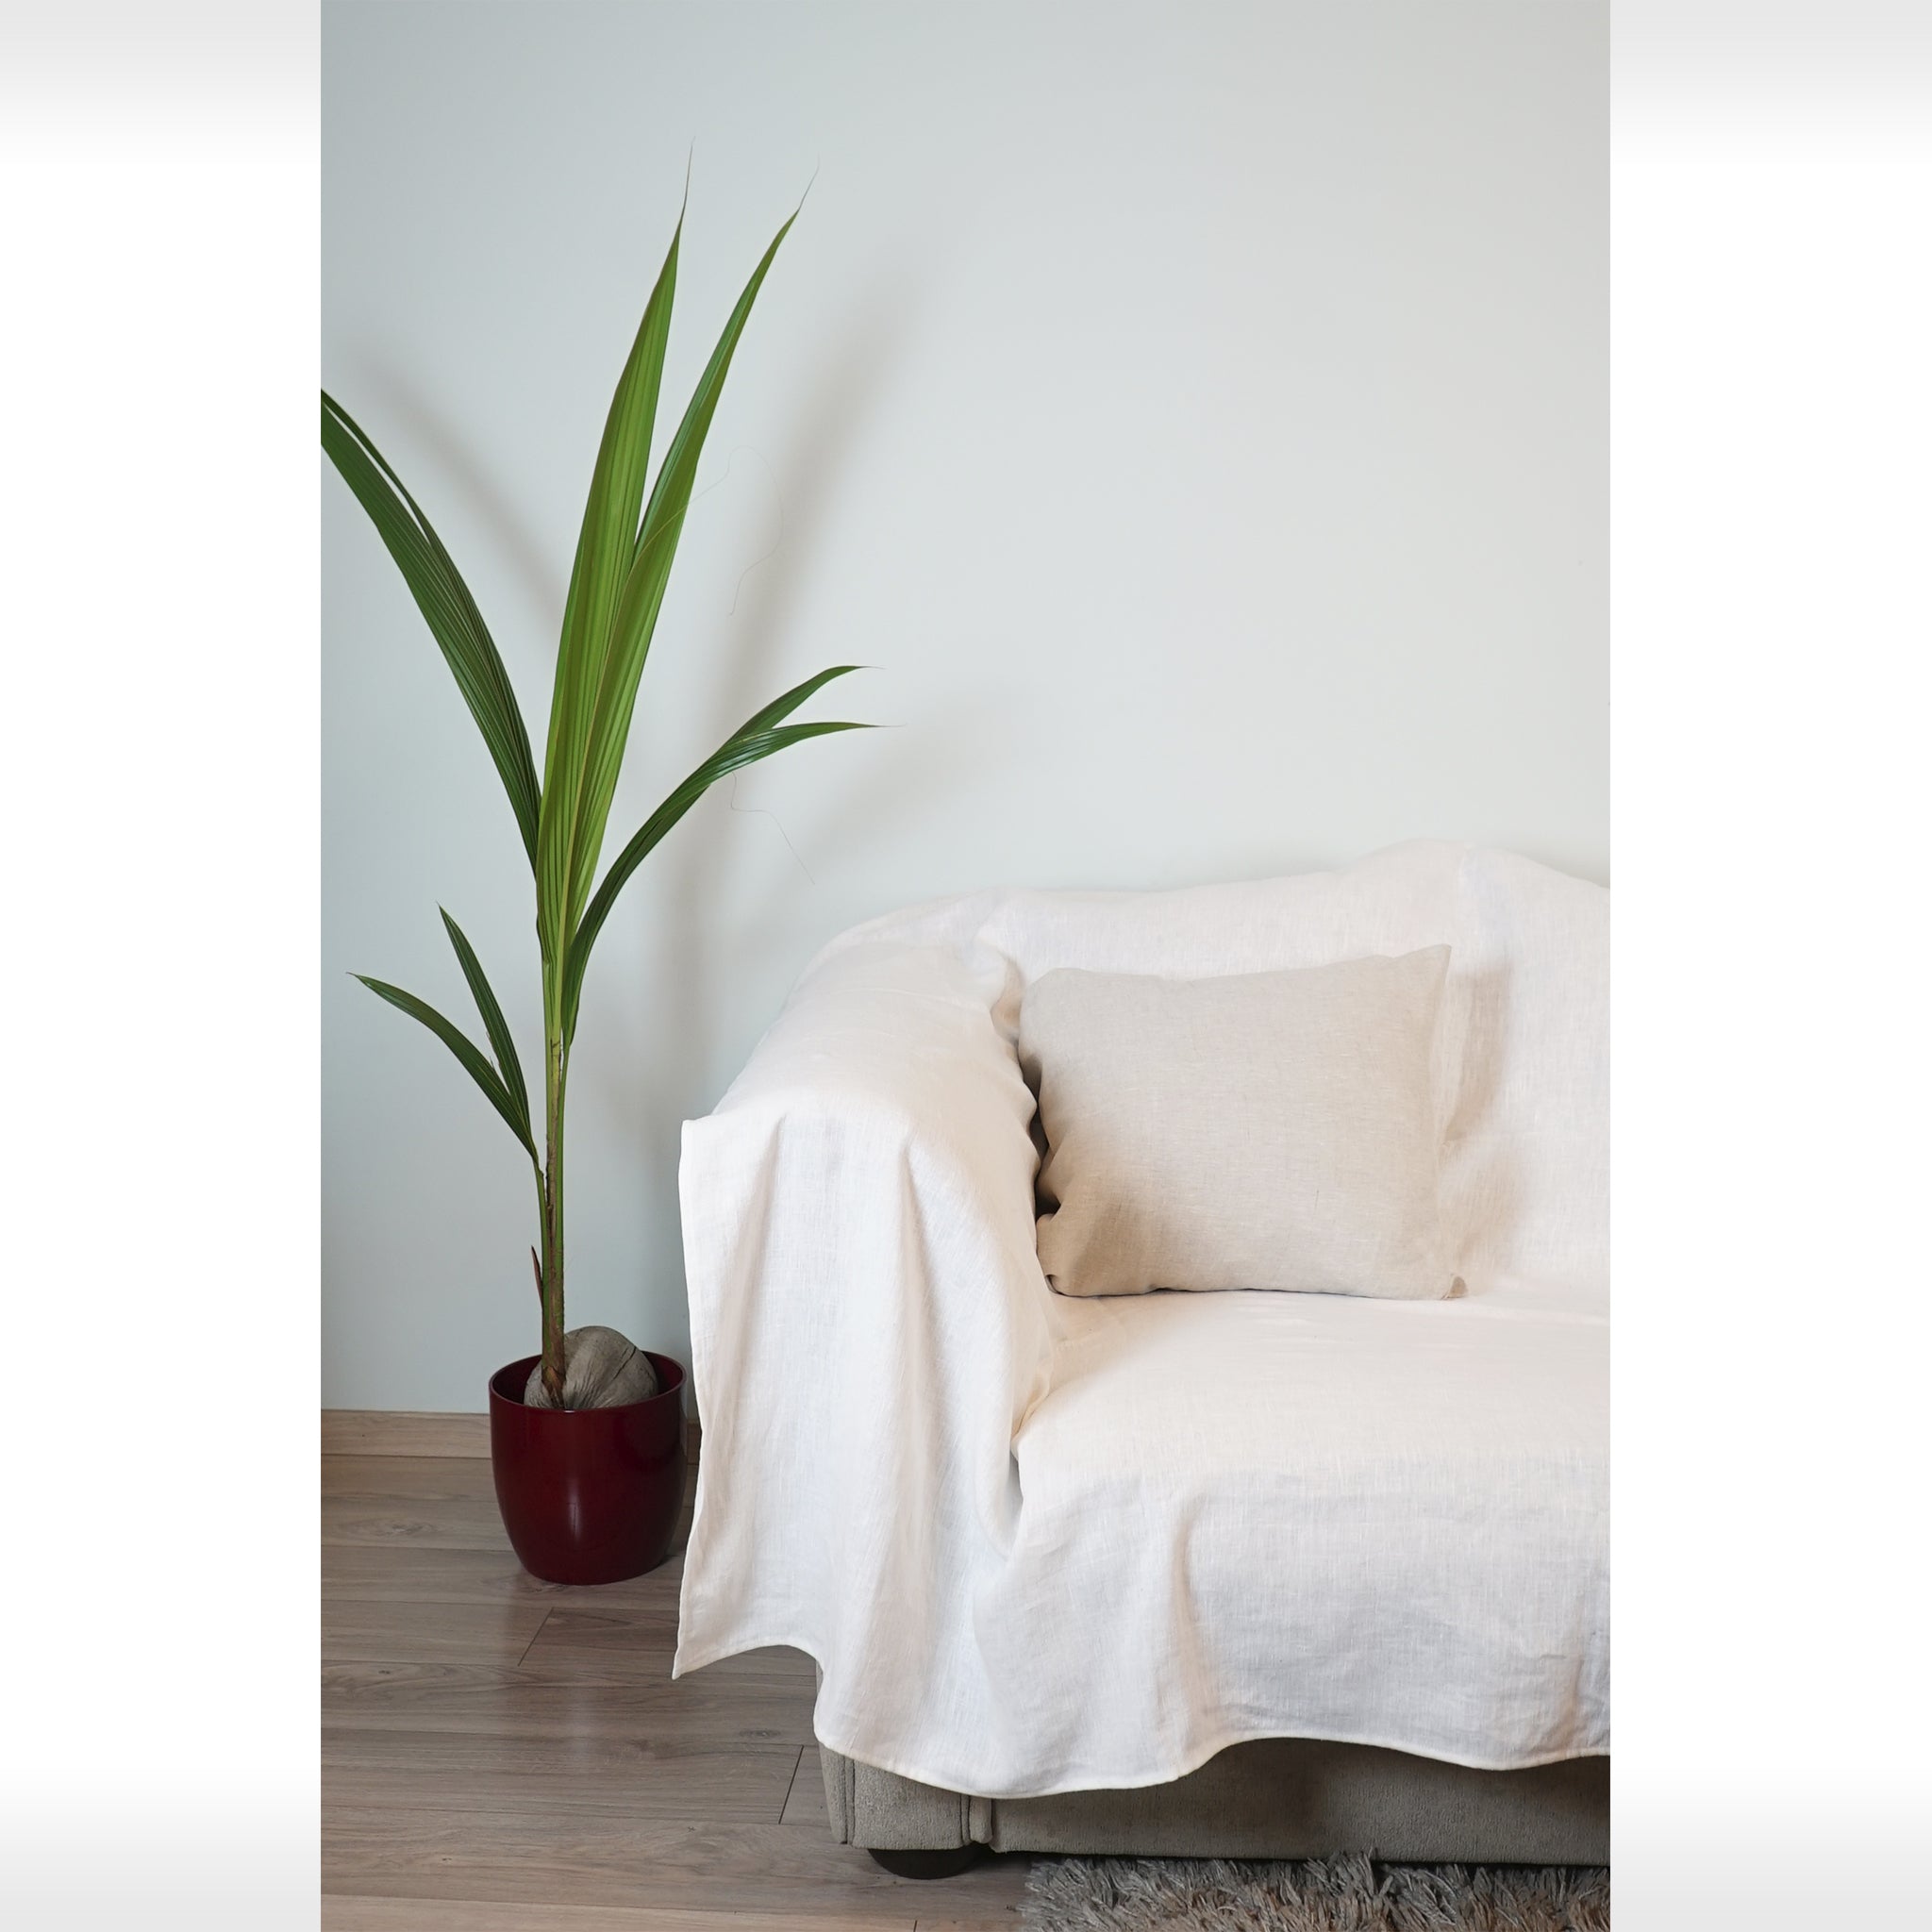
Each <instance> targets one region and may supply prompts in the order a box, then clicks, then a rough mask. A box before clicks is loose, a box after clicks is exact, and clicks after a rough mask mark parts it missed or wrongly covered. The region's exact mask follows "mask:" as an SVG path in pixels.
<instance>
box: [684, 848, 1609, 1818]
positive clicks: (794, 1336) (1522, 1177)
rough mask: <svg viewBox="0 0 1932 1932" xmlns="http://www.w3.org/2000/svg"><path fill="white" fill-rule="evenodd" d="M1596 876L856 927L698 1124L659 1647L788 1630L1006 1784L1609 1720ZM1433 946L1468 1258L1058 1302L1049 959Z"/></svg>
mask: <svg viewBox="0 0 1932 1932" xmlns="http://www.w3.org/2000/svg"><path fill="white" fill-rule="evenodd" d="M1608 897H1609V895H1608V893H1607V891H1604V890H1603V889H1602V888H1599V887H1596V886H1591V885H1588V884H1585V883H1583V882H1580V881H1578V880H1575V879H1573V878H1570V877H1567V876H1565V875H1564V874H1559V873H1556V872H1552V871H1550V870H1548V869H1547V868H1545V867H1542V866H1539V865H1536V864H1534V863H1532V862H1530V861H1528V860H1526V859H1523V858H1514V857H1511V856H1509V855H1507V854H1501V853H1493V852H1485V851H1480V850H1474V849H1471V848H1467V847H1462V846H1456V845H1448V844H1441V843H1437V842H1421V843H1415V844H1409V845H1403V846H1397V847H1394V848H1392V849H1391V850H1390V851H1387V852H1383V853H1378V854H1376V855H1375V856H1374V857H1373V858H1368V859H1364V860H1362V861H1361V862H1360V863H1358V864H1357V865H1355V866H1352V867H1349V868H1348V869H1346V870H1344V871H1341V872H1336V873H1324V874H1307V875H1303V876H1299V877H1292V878H1284V879H1277V880H1270V881H1264V882H1258V883H1253V884H1242V885H1232V886H1214V887H1204V888H1200V889H1196V890H1191V891H1171V892H1152V893H1072V892H1065V893H1062V892H1020V891H1013V892H989V893H981V894H975V895H972V896H970V897H966V898H960V899H954V900H948V901H944V902H941V903H939V904H936V905H933V906H929V907H925V908H917V909H915V910H912V911H909V912H906V913H901V914H894V915H891V917H888V918H886V919H881V920H878V921H874V922H873V923H872V924H867V925H864V926H860V927H858V928H857V929H856V930H854V931H852V932H850V933H847V934H845V935H843V936H842V937H841V938H840V939H838V940H836V941H833V943H832V944H831V945H830V946H828V947H827V948H826V949H825V951H824V953H822V954H821V955H820V956H819V958H818V959H817V960H816V961H814V962H813V964H812V966H811V968H810V969H809V970H808V972H807V974H806V975H805V976H804V978H803V979H802V981H801V982H800V984H799V986H798V988H797V990H796V991H794V993H793V994H792V996H791V999H790V1001H789V1002H788V1003H787V1005H786V1007H785V1008H784V1010H783V1012H782V1013H781V1014H780V1016H779V1018H778V1020H777V1021H776V1023H775V1024H774V1025H773V1027H772V1029H771V1030H770V1032H769V1033H768V1034H767V1035H766V1036H765V1038H764V1039H763V1040H762V1041H760V1042H759V1045H758V1049H757V1051H756V1052H755V1053H754V1054H753V1056H752V1058H751V1061H750V1063H749V1064H748V1065H747V1066H746V1068H745V1070H744V1072H743V1073H742V1074H741V1076H740V1077H739V1079H738V1080H737V1081H736V1082H735V1083H734V1084H733V1086H732V1087H731V1089H730V1091H728V1092H727V1093H726V1094H725V1096H724V1099H723V1101H722V1102H721V1103H720V1104H719V1107H718V1108H717V1110H716V1111H715V1112H714V1113H713V1114H711V1115H710V1116H709V1117H708V1118H707V1119H704V1120H701V1121H693V1122H690V1123H688V1124H686V1127H685V1135H684V1158H683V1163H682V1169H681V1174H680V1191H681V1196H682V1205H683V1216H684V1238H685V1256H686V1269H687V1274H688V1278H689V1284H690V1292H691V1327H692V1354H693V1368H694V1380H695V1387H696V1392H697V1398H698V1402H699V1407H700V1410H701V1413H702V1416H703V1420H704V1424H705V1438H704V1455H703V1457H701V1459H700V1463H699V1471H698V1491H697V1506H696V1515H695V1519H694V1522H693V1525H692V1529H691V1541H690V1545H689V1548H688V1551H687V1554H686V1558H685V1573H684V1581H683V1595H682V1606H681V1615H680V1625H679V1637H678V1649H677V1657H676V1662H675V1673H676V1674H683V1673H685V1672H687V1671H691V1670H694V1669H696V1668H698V1667H700V1666H701V1665H703V1664H705V1663H708V1662H710V1661H712V1660H713V1659H715V1658H718V1657H725V1656H729V1655H731V1654H732V1653H734V1652H737V1651H741V1650H746V1649H752V1648H756V1647H758V1646H760V1645H765V1644H791V1645H794V1646H796V1647H797V1648H799V1649H801V1650H804V1651H806V1652H808V1653H809V1654H810V1655H811V1656H812V1657H814V1658H815V1659H816V1660H817V1661H818V1663H819V1665H820V1667H821V1670H822V1673H823V1681H822V1684H821V1688H820V1692H819V1700H818V1707H817V1710H816V1713H815V1719H814V1724H815V1729H816V1731H817V1734H818V1736H819V1738H820V1739H821V1740H823V1741H824V1743H826V1744H828V1745H830V1746H832V1747H833V1748H834V1749H836V1750H838V1751H840V1752H842V1753H843V1754H845V1755H846V1756H848V1757H854V1758H857V1759H858V1760H859V1761H861V1762H864V1763H868V1764H874V1765H877V1766H880V1767H881V1768H883V1769H885V1770H889V1771H894V1772H898V1773H900V1774H902V1775H905V1776H908V1777H913V1778H918V1779H920V1780H923V1781H924V1782H926V1783H929V1784H934V1785H939V1786H942V1787H945V1788H948V1789H951V1790H962V1791H971V1792H974V1793H977V1794H980V1795H984V1796H989V1797H1023V1796H1038V1795H1045V1794H1049V1793H1053V1792H1057V1791H1064V1790H1092V1789H1106V1788H1124V1787H1130V1786H1140V1785H1148V1784H1156V1783H1161V1782H1164V1781H1166V1780H1168V1779H1171V1778H1174V1777H1177V1776H1180V1775H1182V1774H1185V1773H1186V1772H1188V1771H1191V1770H1192V1769H1194V1768H1195V1767H1196V1766H1198V1765H1200V1764H1202V1763H1204V1762H1205V1761H1206V1760H1207V1759H1208V1758H1209V1757H1212V1756H1213V1755H1214V1754H1215V1753H1216V1752H1218V1751H1220V1750H1222V1749H1223V1748H1224V1746H1226V1745H1228V1744H1231V1743H1235V1742H1238V1741H1241V1740H1244V1739H1248V1738H1258V1737H1269V1736H1288V1737H1304V1738H1320V1739H1329V1740H1339V1741H1344V1742H1354V1743H1367V1744H1381V1745H1388V1746H1391V1747H1394V1748H1397V1749H1402V1750H1407V1751H1411V1752H1416V1753H1420V1754H1422V1755H1424V1756H1428V1757H1441V1758H1447V1759H1451V1760H1453V1761H1455V1762H1457V1763H1461V1764H1467V1765H1473V1766H1478V1767H1483V1768H1491V1769H1506V1768H1511V1767H1517V1766H1524V1765H1531V1764H1540V1763H1546V1762H1549V1761H1552V1760H1554V1759H1557V1758H1561V1757H1576V1756H1583V1755H1587V1754H1591V1753H1597V1752H1604V1751H1607V1750H1608V1748H1609V1720H1608V1622H1607V1594H1608V1587H1607V1334H1606V1323H1607V1222H1608V1210H1607V1127H1608V1121H1607V1114H1608V1108H1607V1030H1608V995H1607V953H1608V947H1607V924H1608ZM1444 941H1446V942H1447V943H1448V944H1449V945H1450V946H1451V947H1452V949H1453V954H1452V959H1451V965H1450V975H1449V981H1448V986H1447V989H1446V991H1445V996H1444V1007H1443V1017H1442V1023H1441V1034H1440V1038H1439V1041H1438V1089H1439V1092H1440V1095H1441V1100H1440V1105H1441V1118H1442V1124H1443V1130H1444V1153H1443V1169H1442V1195H1443V1204H1444V1213H1445V1218H1446V1219H1447V1221H1448V1224H1449V1226H1450V1229H1451V1233H1452V1239H1453V1241H1454V1242H1455V1247H1456V1253H1457V1270H1458V1272H1459V1273H1460V1274H1461V1275H1462V1276H1463V1278H1464V1280H1465V1282H1466V1283H1467V1292H1466V1293H1465V1294H1463V1295H1460V1296H1457V1297H1456V1298H1454V1299H1451V1300H1447V1301H1441V1302H1397V1301H1376V1300H1359V1299H1354V1298H1348V1297H1341V1296H1329V1295H1311V1294H1291V1293H1264V1292H1252V1293H1241V1292H1237V1293H1222V1294H1188V1295H1176V1294H1155V1295H1146V1296H1139V1297H1133V1298H1129V1299H1119V1300H1113V1299H1108V1300H1098V1301H1075V1300H1072V1299H1069V1298H1065V1297H1061V1296H1058V1295H1055V1294H1054V1293H1053V1292H1052V1291H1051V1290H1050V1289H1049V1288H1048V1287H1047V1285H1046V1282H1045V1279H1044V1277H1043V1276H1042V1274H1041V1269H1040V1264H1039V1260H1038V1257H1037V1255H1036V1252H1035V1244H1034V1221H1033V1213H1034V1202H1033V1176H1034V1169H1035V1150H1034V1145H1033V1141H1032V1139H1031V1135H1030V1131H1029V1124H1030V1121H1031V1118H1032V1111H1033V1108H1032V1099H1031V1096H1030V1094H1029V1093H1028V1091H1027V1089H1026V1087H1025V1084H1024V1081H1023V1080H1022V1078H1021V1076H1020V1073H1019V1067H1018V1061H1017V1058H1016V1055H1015V1052H1014V1045H1013V1036H1014V1025H1015V1021H1016V1017H1017V1009H1018V1000H1019V993H1020V991H1021V989H1022V987H1023V986H1024V984H1025V983H1026V982H1027V981H1028V980H1030V979H1031V978H1033V977H1034V976H1036V975H1037V974H1041V973H1044V972H1047V971H1049V970H1051V969H1053V968H1055V967H1060V966H1082V967H1089V968H1092V969H1096V970H1101V971H1110V972H1140V973H1162V974H1187V975H1192V974H1229V973H1249V972H1257V971H1262V970H1266V969H1269V968H1275V967H1291V966H1304V965H1318V964H1323V963H1325V962H1328V961H1331V960H1336V959H1343V958H1357V957H1360V956H1361V955H1363V954H1367V953H1385V954H1400V953H1406V952H1411V951H1413V950H1415V949H1417V948H1418V947H1422V946H1427V945H1433V944H1437V943H1441V942H1444Z"/></svg>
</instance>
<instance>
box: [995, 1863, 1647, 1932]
mask: <svg viewBox="0 0 1932 1932" xmlns="http://www.w3.org/2000/svg"><path fill="white" fill-rule="evenodd" d="M1027 1890H1028V1896H1027V1898H1026V1902H1025V1903H1024V1905H1023V1906H1022V1907H1020V1923H1021V1924H1023V1925H1026V1926H1028V1927H1031V1928H1032V1932H1609V1924H1610V1874H1608V1873H1607V1871H1603V1870H1573V1869H1570V1868H1565V1867H1558V1868H1555V1869H1552V1870H1547V1871H1545V1870H1541V1869H1538V1868H1535V1867H1530V1866H1519V1865H1476V1866H1464V1865H1375V1864H1372V1863H1371V1862H1370V1861H1369V1860H1368V1859H1367V1858H1334V1859H1327V1860H1322V1859H1309V1860H1307V1861H1306V1862H1297V1863H1292V1864H1274V1863H1259V1862H1255V1863H1245V1862H1243V1863H1236V1862H1233V1861H1231V1860H1228V1859H1225V1858H1212V1859H1199V1858H1041V1859H1039V1860H1038V1861H1036V1863H1035V1864H1034V1867H1033V1874H1032V1876H1031V1877H1030V1879H1029V1880H1028V1881H1027Z"/></svg>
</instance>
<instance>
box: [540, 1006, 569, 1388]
mask: <svg viewBox="0 0 1932 1932" xmlns="http://www.w3.org/2000/svg"><path fill="white" fill-rule="evenodd" d="M544 1032H545V1039H544V1042H543V1153H544V1175H543V1189H542V1195H543V1371H542V1372H543V1389H544V1392H545V1393H546V1394H547V1395H548V1396H549V1397H550V1399H551V1400H552V1401H553V1402H555V1403H557V1404H558V1406H559V1407H561V1405H562V1401H563V1369H564V1356H563V1081H564V1070H565V1059H564V1054H565V1048H564V1044H563V1033H562V1029H561V1027H560V1026H558V1024H556V1023H555V1022H552V1023H551V1024H548V1025H546V1027H545V1029H544Z"/></svg>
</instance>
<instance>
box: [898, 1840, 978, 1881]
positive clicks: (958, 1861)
mask: <svg viewBox="0 0 1932 1932" xmlns="http://www.w3.org/2000/svg"><path fill="white" fill-rule="evenodd" d="M871 1857H872V1861H873V1863H874V1865H878V1866H882V1867H883V1868H884V1869H885V1870H886V1871H888V1872H890V1873H891V1874H892V1876H893V1877H894V1878H954V1877H957V1876H958V1874H960V1873H961V1872H968V1871H971V1870H972V1868H973V1867H974V1865H976V1864H978V1863H979V1861H980V1859H982V1858H983V1857H986V1847H985V1846H984V1845H954V1846H951V1847H950V1848H949V1849H947V1850H945V1851H943V1852H874V1853H872V1854H871Z"/></svg>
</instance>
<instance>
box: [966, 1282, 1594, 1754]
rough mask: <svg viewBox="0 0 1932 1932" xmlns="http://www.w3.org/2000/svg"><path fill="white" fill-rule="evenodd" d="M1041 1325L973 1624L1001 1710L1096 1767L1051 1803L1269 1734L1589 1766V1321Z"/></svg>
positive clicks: (1571, 1316)
mask: <svg viewBox="0 0 1932 1932" xmlns="http://www.w3.org/2000/svg"><path fill="white" fill-rule="evenodd" d="M1060 1312H1061V1314H1062V1324H1061V1325H1062V1336H1061V1340H1060V1341H1059V1344H1058V1348H1057V1351H1056V1357H1057V1359H1056V1373H1055V1378H1054V1387H1053V1390H1052V1391H1051V1393H1049V1394H1048V1395H1047V1397H1046V1398H1045V1399H1044V1400H1043V1401H1042V1402H1041V1404H1040V1405H1039V1406H1038V1407H1036V1408H1035V1409H1034V1411H1033V1413H1032V1414H1031V1416H1029V1417H1028V1419H1027V1421H1026V1423H1025V1425H1024V1427H1023V1428H1022V1430H1021V1432H1020V1435H1019V1438H1018V1441H1017V1442H1016V1444H1015V1455H1016V1457H1017V1460H1018V1465H1019V1474H1020V1487H1021V1491H1022V1494H1023V1495H1024V1507H1023V1509H1022V1511H1021V1514H1020V1523H1019V1534H1018V1537H1017V1539H1016V1541H1015V1545H1014V1548H1013V1550H1012V1552H1011V1555H1010V1557H1009V1561H1008V1574H1007V1576H1006V1578H1005V1579H1004V1582H1003V1588H1002V1592H1001V1594H1002V1597H1003V1599H1004V1601H1005V1602H1006V1603H1007V1604H1008V1605H1009V1606H1011V1613H1009V1614H1003V1615H999V1616H991V1617H982V1618H980V1619H978V1620H977V1622H978V1636H979V1641H980V1643H981V1644H982V1646H983V1647H984V1649H985V1652H986V1655H987V1661H988V1666H989V1673H990V1675H991V1677H992V1679H993V1680H994V1681H995V1682H997V1683H998V1684H999V1685H1000V1686H1001V1691H1002V1696H1001V1702H1002V1704H1003V1705H1007V1706H1008V1707H1010V1708H1011V1710H1012V1711H1013V1713H1014V1715H1015V1717H1016V1719H1017V1718H1020V1717H1021V1716H1022V1714H1024V1724H1025V1725H1026V1728H1027V1729H1028V1731H1029V1732H1030V1734H1031V1735H1032V1736H1034V1737H1035V1738H1036V1739H1037V1738H1039V1737H1040V1736H1041V1735H1042V1733H1044V1734H1046V1735H1049V1736H1051V1735H1052V1734H1053V1730H1054V1724H1053V1722H1052V1721H1051V1718H1050V1717H1049V1714H1057V1716H1058V1723H1059V1725H1060V1726H1061V1727H1062V1731H1063V1736H1064V1739H1065V1742H1066V1751H1067V1754H1068V1755H1069V1756H1070V1757H1075V1759H1076V1760H1077V1758H1078V1757H1080V1756H1081V1755H1083V1754H1084V1755H1085V1756H1086V1757H1089V1758H1091V1761H1088V1762H1081V1761H1074V1762H1073V1763H1072V1764H1070V1765H1065V1766H1064V1767H1063V1769H1062V1774H1061V1775H1062V1782H1063V1786H1071V1787H1073V1788H1078V1787H1079V1786H1081V1785H1083V1784H1086V1785H1100V1784H1103V1783H1108V1782H1112V1783H1115V1784H1120V1783H1125V1782H1129V1780H1127V1779H1124V1778H1122V1777H1121V1776H1120V1772H1121V1769H1122V1766H1123V1765H1124V1764H1126V1763H1138V1764H1139V1765H1140V1766H1141V1767H1142V1769H1143V1774H1144V1775H1145V1776H1146V1777H1147V1778H1148V1779H1149V1780H1150V1781H1151V1780H1152V1779H1154V1778H1156V1777H1158V1775H1160V1774H1161V1773H1162V1772H1163V1771H1164V1770H1165V1769H1166V1768H1167V1767H1170V1766H1189V1767H1191V1766H1194V1765H1197V1764H1201V1763H1203V1762H1205V1761H1206V1760H1207V1759H1208V1757H1211V1756H1213V1755H1214V1754H1215V1753H1216V1752H1218V1751H1220V1750H1222V1749H1223V1748H1224V1747H1225V1746H1226V1745H1228V1744H1231V1743H1234V1742H1236V1741H1238V1740H1242V1739H1247V1738H1257V1737H1267V1736H1291V1737H1303V1738H1321V1739H1329V1740H1341V1741H1346V1742H1352V1743H1361V1744H1381V1745H1391V1746H1394V1747H1396V1748H1400V1749H1403V1750H1407V1751H1410V1752H1419V1753H1422V1754H1424V1755H1426V1756H1431V1757H1443V1758H1447V1759H1450V1760H1453V1761H1454V1762H1457V1763H1459V1764H1466V1765H1474V1766H1479V1767H1485V1768H1502V1767H1505V1766H1522V1765H1527V1764H1537V1763H1545V1762H1549V1761H1551V1760H1554V1759H1557V1758H1561V1757H1576V1756H1582V1755H1585V1754H1590V1753H1597V1752H1604V1751H1607V1749H1608V1748H1609V1710H1608V1697H1609V1684H1608V1675H1609V1665H1608V1657H1609V1632H1608V1574H1607V1571H1608V1565H1607V1509H1608V1470H1607V1381H1608V1376H1607V1348H1606V1345H1605V1343H1606V1327H1605V1323H1604V1319H1603V1316H1602V1313H1601V1312H1600V1311H1593V1310H1591V1308H1589V1307H1584V1306H1579V1305H1578V1303H1577V1302H1576V1301H1575V1299H1574V1297H1568V1298H1561V1299H1557V1298H1552V1297H1547V1296H1542V1295H1539V1294H1537V1293H1534V1292H1531V1291H1525V1290H1516V1291H1511V1290H1510V1289H1508V1288H1506V1287H1498V1288H1495V1289H1492V1290H1491V1291H1488V1292H1485V1293H1481V1294H1477V1295H1472V1296H1458V1297H1455V1298H1453V1299H1450V1300H1447V1301H1439V1302H1384V1301H1368V1300H1360V1299H1357V1298H1353V1297H1346V1296H1331V1295H1265V1294H1243V1293H1219V1294H1156V1295H1148V1296H1140V1297H1135V1298H1132V1299H1120V1300H1095V1301H1086V1302H1067V1303H1062V1304H1061V1305H1060ZM1055 1605H1058V1606H1060V1607H1061V1610H1060V1613H1059V1614H1058V1615H1056V1614H1054V1613H1053V1612H1052V1609H1051V1607H1052V1606H1055ZM1022 1632H1024V1639H1025V1641H1024V1643H1019V1642H1009V1641H1008V1633H1012V1634H1013V1635H1014V1636H1018V1635H1019V1634H1020V1633H1022ZM1076 1739H1077V1740H1079V1742H1078V1744H1077V1746H1076V1745H1075V1744H1074V1740H1076Z"/></svg>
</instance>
